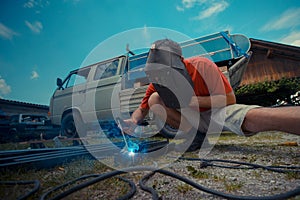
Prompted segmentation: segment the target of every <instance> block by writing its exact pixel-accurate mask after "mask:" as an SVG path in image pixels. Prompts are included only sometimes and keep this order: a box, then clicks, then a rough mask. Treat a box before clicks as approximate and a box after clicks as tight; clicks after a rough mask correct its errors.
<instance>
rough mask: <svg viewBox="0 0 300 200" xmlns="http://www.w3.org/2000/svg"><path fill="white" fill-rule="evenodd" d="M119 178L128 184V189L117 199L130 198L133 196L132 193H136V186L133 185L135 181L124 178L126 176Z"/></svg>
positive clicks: (124, 199) (125, 199)
mask: <svg viewBox="0 0 300 200" xmlns="http://www.w3.org/2000/svg"><path fill="white" fill-rule="evenodd" d="M118 178H119V179H120V180H122V181H124V182H126V183H128V184H129V186H130V191H129V192H127V194H125V195H124V196H122V197H119V198H118V199H117V200H127V199H130V198H131V197H133V196H134V194H135V193H136V186H135V183H134V182H133V181H131V180H129V179H126V178H123V177H118Z"/></svg>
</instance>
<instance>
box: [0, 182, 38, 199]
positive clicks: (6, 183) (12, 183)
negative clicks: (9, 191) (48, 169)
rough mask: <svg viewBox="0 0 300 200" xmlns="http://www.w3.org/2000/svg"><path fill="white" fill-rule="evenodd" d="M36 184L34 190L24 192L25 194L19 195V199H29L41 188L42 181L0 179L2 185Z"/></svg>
mask: <svg viewBox="0 0 300 200" xmlns="http://www.w3.org/2000/svg"><path fill="white" fill-rule="evenodd" d="M29 184H34V187H33V189H32V190H30V191H29V192H27V193H26V194H24V195H23V196H21V197H19V198H18V200H23V199H27V198H28V197H30V196H31V195H33V194H34V193H36V192H37V191H38V190H39V188H40V185H41V184H40V182H39V181H38V180H32V181H0V185H29Z"/></svg>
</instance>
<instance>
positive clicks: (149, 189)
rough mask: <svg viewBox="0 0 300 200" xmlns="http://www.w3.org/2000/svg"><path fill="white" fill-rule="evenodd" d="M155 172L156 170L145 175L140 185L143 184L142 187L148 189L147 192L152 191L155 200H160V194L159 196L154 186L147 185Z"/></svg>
mask: <svg viewBox="0 0 300 200" xmlns="http://www.w3.org/2000/svg"><path fill="white" fill-rule="evenodd" d="M154 174H155V172H151V173H149V174H147V175H146V176H144V177H143V178H142V179H141V180H140V181H139V185H140V186H141V189H142V190H144V191H146V192H149V193H151V195H152V199H153V200H159V199H160V198H159V196H158V193H157V191H156V190H155V189H154V188H152V187H148V186H146V185H145V184H146V182H147V181H148V180H149V179H150V178H151V177H152V176H153V175H154Z"/></svg>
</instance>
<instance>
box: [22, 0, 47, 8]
mask: <svg viewBox="0 0 300 200" xmlns="http://www.w3.org/2000/svg"><path fill="white" fill-rule="evenodd" d="M49 4H50V2H49V1H48V0H28V1H27V2H25V3H24V5H23V6H24V8H34V7H37V8H43V7H45V6H48V5H49Z"/></svg>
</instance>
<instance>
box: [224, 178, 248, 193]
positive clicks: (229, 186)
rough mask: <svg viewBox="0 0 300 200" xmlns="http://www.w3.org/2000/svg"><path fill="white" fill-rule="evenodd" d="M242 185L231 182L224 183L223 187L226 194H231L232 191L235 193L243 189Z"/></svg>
mask: <svg viewBox="0 0 300 200" xmlns="http://www.w3.org/2000/svg"><path fill="white" fill-rule="evenodd" d="M243 185H244V184H243V183H242V182H237V183H235V182H234V183H232V182H230V183H229V182H227V181H224V186H225V189H226V190H227V191H228V192H232V191H236V190H239V189H241V188H242V187H243Z"/></svg>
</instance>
